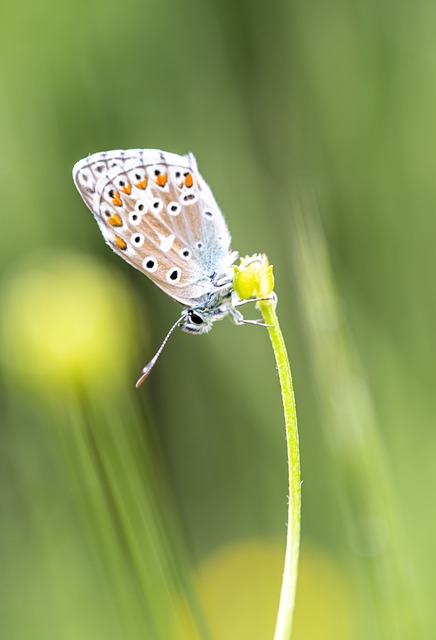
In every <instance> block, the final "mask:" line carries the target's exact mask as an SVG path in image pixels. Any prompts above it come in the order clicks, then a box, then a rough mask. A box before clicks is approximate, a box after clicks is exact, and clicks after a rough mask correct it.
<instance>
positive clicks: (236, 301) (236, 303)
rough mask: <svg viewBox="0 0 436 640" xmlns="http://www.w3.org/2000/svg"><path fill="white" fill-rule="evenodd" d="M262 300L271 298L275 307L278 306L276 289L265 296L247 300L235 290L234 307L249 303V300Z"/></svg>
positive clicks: (233, 295)
mask: <svg viewBox="0 0 436 640" xmlns="http://www.w3.org/2000/svg"><path fill="white" fill-rule="evenodd" d="M262 300H270V301H271V302H273V303H274V307H275V306H277V295H276V293H275V292H274V291H273V292H272V293H270V295H269V296H265V297H264V298H247V299H246V300H241V299H240V298H239V297H238V295H237V293H236V292H235V291H234V292H233V294H232V304H233V307H241V306H242V305H243V304H247V302H261V301H262Z"/></svg>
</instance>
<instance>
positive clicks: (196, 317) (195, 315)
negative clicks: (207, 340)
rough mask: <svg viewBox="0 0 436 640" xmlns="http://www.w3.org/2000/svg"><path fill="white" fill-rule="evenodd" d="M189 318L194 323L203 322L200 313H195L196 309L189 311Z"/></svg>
mask: <svg viewBox="0 0 436 640" xmlns="http://www.w3.org/2000/svg"><path fill="white" fill-rule="evenodd" d="M189 319H190V320H191V322H193V323H194V324H203V318H202V317H201V316H199V315H198V313H194V311H190V312H189Z"/></svg>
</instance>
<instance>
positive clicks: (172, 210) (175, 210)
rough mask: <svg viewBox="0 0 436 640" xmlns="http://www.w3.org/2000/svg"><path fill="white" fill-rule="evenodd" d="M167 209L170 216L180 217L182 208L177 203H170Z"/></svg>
mask: <svg viewBox="0 0 436 640" xmlns="http://www.w3.org/2000/svg"><path fill="white" fill-rule="evenodd" d="M167 209H168V213H169V214H170V216H178V215H179V213H180V211H181V206H180V205H179V204H178V203H177V202H170V203H169V205H168V207H167Z"/></svg>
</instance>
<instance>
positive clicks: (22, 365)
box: [1, 254, 144, 392]
mask: <svg viewBox="0 0 436 640" xmlns="http://www.w3.org/2000/svg"><path fill="white" fill-rule="evenodd" d="M133 318H134V313H133V305H132V301H131V296H130V295H129V290H128V287H127V285H126V283H124V282H122V281H121V279H120V278H119V276H118V275H114V273H113V272H112V271H109V270H108V269H107V268H106V267H104V266H103V265H102V264H101V263H99V262H98V261H97V260H95V259H92V258H90V257H87V256H84V255H80V254H77V255H75V254H68V255H57V256H42V257H41V258H40V259H37V260H33V261H32V263H29V262H26V263H25V264H24V265H23V266H22V267H21V268H20V269H19V270H18V271H16V272H15V273H14V274H13V275H12V277H11V278H10V279H9V281H8V282H7V283H6V285H5V286H4V291H3V305H2V318H1V319H2V323H1V343H2V346H1V358H2V361H3V366H4V368H5V370H6V371H7V372H8V373H9V374H10V375H13V376H18V377H19V378H20V379H21V380H22V381H26V382H27V383H29V384H31V385H36V386H38V387H43V388H44V387H45V388H47V390H49V389H53V388H59V387H62V386H64V387H65V386H69V385H74V384H75V383H81V384H82V383H87V384H88V383H91V384H92V385H96V386H102V387H104V388H106V389H107V391H109V392H112V391H113V389H114V386H116V385H117V384H118V383H119V381H120V380H121V379H122V378H123V376H124V375H125V369H126V365H127V363H128V362H129V361H130V359H131V356H132V353H133V348H134V345H135V344H136V342H137V340H134V335H135V334H134V331H133ZM138 333H139V331H138ZM143 344H144V339H143V338H142V345H143Z"/></svg>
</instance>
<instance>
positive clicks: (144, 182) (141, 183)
mask: <svg viewBox="0 0 436 640" xmlns="http://www.w3.org/2000/svg"><path fill="white" fill-rule="evenodd" d="M135 186H136V187H138V189H145V188H146V186H147V178H144V179H143V180H140V181H139V182H136V183H135Z"/></svg>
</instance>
